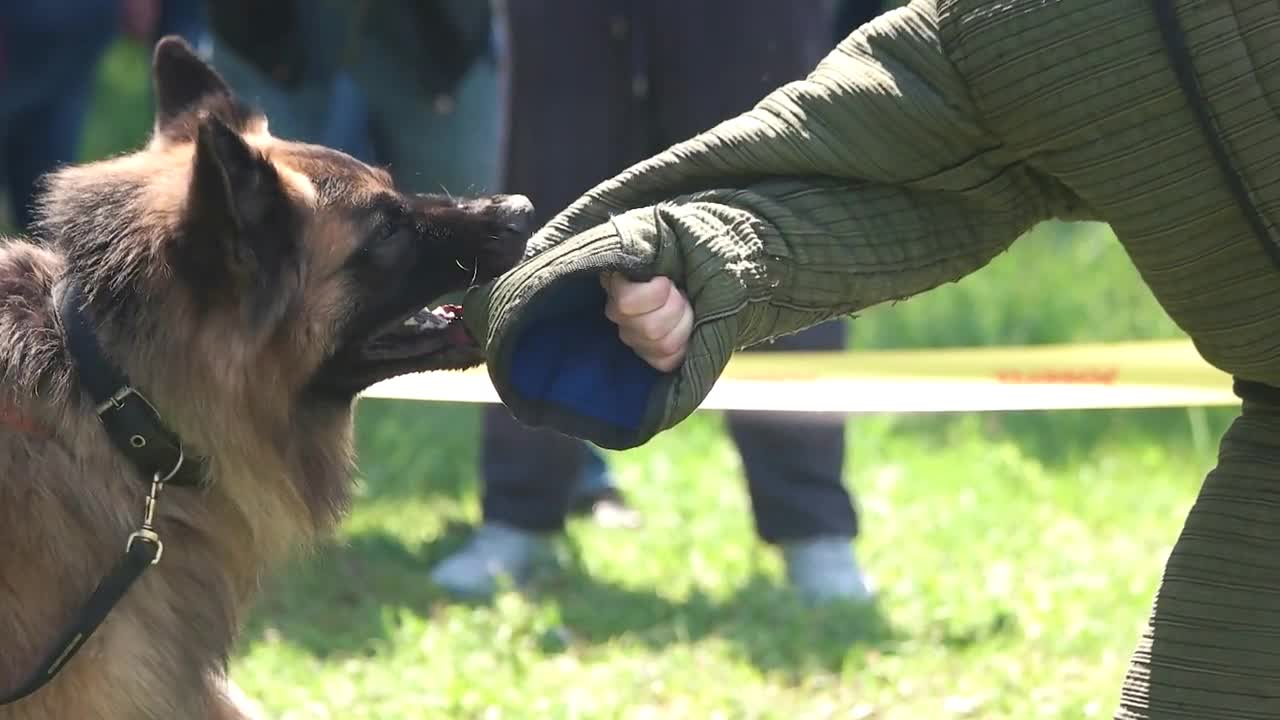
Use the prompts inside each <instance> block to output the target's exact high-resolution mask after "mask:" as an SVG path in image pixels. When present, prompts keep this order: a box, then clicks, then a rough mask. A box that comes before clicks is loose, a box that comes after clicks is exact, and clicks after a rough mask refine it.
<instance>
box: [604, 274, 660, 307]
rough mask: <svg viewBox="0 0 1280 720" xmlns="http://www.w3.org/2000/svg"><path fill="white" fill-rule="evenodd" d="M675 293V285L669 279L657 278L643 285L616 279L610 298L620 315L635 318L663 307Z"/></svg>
mask: <svg viewBox="0 0 1280 720" xmlns="http://www.w3.org/2000/svg"><path fill="white" fill-rule="evenodd" d="M674 292H676V289H675V284H674V283H672V282H671V278H667V277H656V278H653V279H652V280H648V281H646V282H642V283H636V282H631V281H629V280H627V279H626V278H614V279H613V280H612V281H611V282H610V290H609V296H610V298H611V299H612V304H613V305H614V306H615V308H616V310H617V312H618V314H619V315H622V316H635V315H644V314H645V313H649V312H653V311H654V310H657V309H658V308H660V307H662V306H663V305H665V304H666V303H667V302H668V300H669V299H670V298H671V295H672V294H673V293H674Z"/></svg>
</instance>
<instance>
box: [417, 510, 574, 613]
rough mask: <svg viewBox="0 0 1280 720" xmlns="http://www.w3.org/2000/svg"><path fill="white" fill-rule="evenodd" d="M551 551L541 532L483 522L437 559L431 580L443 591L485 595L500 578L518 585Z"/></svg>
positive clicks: (494, 588) (526, 578) (488, 594)
mask: <svg viewBox="0 0 1280 720" xmlns="http://www.w3.org/2000/svg"><path fill="white" fill-rule="evenodd" d="M550 555H551V543H550V540H548V538H547V537H545V536H544V535H541V534H538V533H533V532H529V531H527V530H520V529H517V528H513V527H511V526H509V525H502V524H499V523H485V524H484V525H481V526H480V528H479V529H477V530H476V532H475V534H474V535H472V536H471V539H470V540H469V541H468V542H467V545H466V547H464V548H462V549H461V550H459V551H458V552H456V553H454V554H453V555H450V556H449V557H447V558H445V559H444V560H442V561H441V562H440V564H439V565H437V566H436V567H435V569H434V570H432V572H431V580H432V582H434V583H435V584H436V585H439V586H440V587H441V588H443V589H444V590H445V591H446V592H449V593H451V594H454V595H460V596H467V597H488V596H490V595H493V594H494V593H495V592H497V590H498V586H499V582H500V578H506V579H508V580H510V581H511V583H512V584H513V585H514V586H516V587H519V586H521V585H523V584H524V583H526V582H527V581H528V580H529V578H530V576H531V575H532V574H533V570H534V569H535V568H536V567H537V565H538V564H539V563H540V562H541V561H543V560H544V559H546V558H548V557H550Z"/></svg>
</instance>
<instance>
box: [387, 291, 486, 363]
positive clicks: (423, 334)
mask: <svg viewBox="0 0 1280 720" xmlns="http://www.w3.org/2000/svg"><path fill="white" fill-rule="evenodd" d="M478 349H479V347H478V346H477V345H476V342H475V341H474V340H472V339H471V335H470V334H469V333H468V332H467V329H466V327H465V326H464V325H463V323H462V306H461V305H448V304H446V305H440V306H439V307H435V308H431V307H425V308H423V309H421V310H419V311H417V312H415V313H413V314H412V315H410V316H408V317H406V318H403V319H401V320H399V321H397V322H395V323H393V324H391V325H390V326H389V327H387V328H386V329H384V330H383V331H382V332H380V333H378V334H376V335H374V336H373V337H372V338H370V339H369V340H368V341H367V342H366V343H365V345H364V348H363V352H362V354H363V355H364V357H365V359H366V360H369V361H372V362H377V363H382V362H402V361H413V360H421V361H423V362H430V360H431V359H432V358H434V357H436V356H438V355H440V354H441V353H442V352H445V351H448V350H453V351H463V352H474V351H476V350H478ZM441 359H442V360H443V359H444V358H441ZM446 364H447V363H446Z"/></svg>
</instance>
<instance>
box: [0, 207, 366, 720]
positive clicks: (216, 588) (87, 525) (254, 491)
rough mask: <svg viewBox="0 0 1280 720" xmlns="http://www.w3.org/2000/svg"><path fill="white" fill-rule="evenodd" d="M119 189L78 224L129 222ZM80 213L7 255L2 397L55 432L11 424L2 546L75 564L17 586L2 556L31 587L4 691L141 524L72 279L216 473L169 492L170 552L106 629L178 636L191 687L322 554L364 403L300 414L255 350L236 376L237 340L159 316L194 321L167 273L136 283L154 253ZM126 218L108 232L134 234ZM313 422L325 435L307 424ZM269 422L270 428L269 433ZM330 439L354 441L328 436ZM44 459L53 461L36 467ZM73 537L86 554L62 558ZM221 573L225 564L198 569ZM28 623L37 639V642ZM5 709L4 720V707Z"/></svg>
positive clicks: (18, 617) (135, 373)
mask: <svg viewBox="0 0 1280 720" xmlns="http://www.w3.org/2000/svg"><path fill="white" fill-rule="evenodd" d="M117 192H119V193H121V194H118V195H115V196H112V195H111V194H109V193H107V194H102V195H99V198H100V200H101V204H96V205H94V206H91V207H85V208H81V209H80V213H79V214H83V215H86V216H87V215H93V214H98V216H99V218H100V219H101V218H103V217H105V216H107V215H114V216H115V217H117V218H121V217H126V216H127V214H128V213H126V212H124V210H127V209H128V203H129V201H128V199H127V195H125V194H123V191H121V190H120V189H117ZM77 214H78V213H77V212H76V211H75V210H74V209H72V208H66V214H65V215H63V216H61V218H62V220H61V221H58V222H46V224H45V225H44V226H43V228H42V235H41V240H42V243H41V244H39V245H37V244H35V243H32V242H28V241H23V240H13V241H9V242H7V243H5V244H3V245H0V345H2V346H3V347H6V348H8V349H9V352H8V353H7V354H5V355H4V356H3V357H2V358H0V373H2V375H0V392H2V393H3V394H4V399H6V400H7V401H9V402H10V403H11V404H12V405H13V406H14V407H15V408H17V409H18V410H19V411H20V412H23V413H26V414H28V415H29V416H30V417H31V418H32V419H34V420H37V421H39V422H41V423H42V424H44V425H46V426H47V427H49V428H52V429H54V430H55V433H54V435H53V436H52V437H50V438H47V439H42V438H37V437H33V436H24V435H21V434H20V433H16V432H14V431H13V430H11V429H3V428H0V464H7V465H8V466H9V470H8V472H5V473H4V474H5V475H9V476H10V480H9V482H3V483H0V544H3V545H4V546H5V547H6V548H7V550H6V552H7V553H8V554H11V556H12V557H15V558H16V557H25V558H28V562H30V560H29V559H30V558H39V557H54V558H56V559H57V560H56V562H62V563H63V564H62V565H61V566H60V567H55V566H53V565H51V564H49V563H45V566H44V568H43V570H44V573H43V575H41V576H39V577H30V576H29V567H28V568H26V569H23V570H22V571H21V572H22V573H26V575H23V576H21V577H19V576H18V574H17V573H19V569H18V567H19V566H17V565H15V564H12V563H10V564H6V563H4V562H3V561H0V588H6V587H7V588H11V589H14V590H15V592H17V593H19V595H18V597H17V598H16V601H15V602H13V603H8V602H7V603H6V605H7V607H3V608H0V634H4V635H6V637H9V638H12V642H11V641H10V640H8V639H7V640H6V646H7V650H6V652H5V653H0V655H3V658H0V688H3V687H9V686H12V685H13V684H16V683H17V682H18V681H20V680H21V679H23V678H22V676H23V674H24V673H28V672H30V671H31V670H32V667H31V665H30V664H31V663H33V662H35V660H36V659H37V658H38V657H40V656H41V654H42V653H43V652H45V651H47V648H48V645H49V644H50V643H52V640H53V638H52V636H48V635H47V630H46V629H47V628H50V627H58V626H60V625H62V624H64V623H65V622H67V621H68V620H69V619H70V617H71V616H72V615H73V614H74V612H75V611H76V610H77V609H78V604H79V603H81V602H83V601H84V599H85V598H87V596H88V594H89V593H90V592H91V591H92V589H93V586H94V584H95V583H96V582H97V581H98V579H100V578H101V577H102V575H103V574H104V573H105V572H106V571H107V570H108V569H109V568H110V567H111V565H112V563H114V562H115V561H116V560H117V559H118V557H119V555H120V553H121V552H122V548H123V547H124V545H123V543H124V539H125V537H126V536H127V535H128V533H129V532H130V531H132V530H133V529H136V523H137V521H138V519H139V517H140V511H141V507H142V497H143V491H144V488H145V485H144V483H142V482H141V481H140V478H138V477H137V476H136V473H137V470H136V469H135V468H134V467H133V466H132V465H131V464H130V463H128V462H127V461H126V460H125V459H124V458H123V457H122V456H121V455H120V454H119V453H118V452H117V451H116V450H115V449H114V448H113V447H112V446H111V445H110V443H109V441H108V440H107V438H106V436H105V434H104V432H103V429H102V428H101V426H100V424H99V423H98V422H97V420H96V417H95V416H94V413H93V409H92V408H91V407H90V403H89V402H88V401H87V398H85V397H84V396H83V394H82V393H81V392H80V391H79V388H78V387H77V386H76V384H75V383H76V380H75V373H74V371H73V370H72V367H71V364H70V359H69V357H68V356H67V354H66V350H65V343H64V341H63V331H62V328H61V323H60V320H59V318H58V315H57V310H56V304H55V301H54V297H53V288H54V285H55V283H56V282H57V281H58V279H59V278H60V277H62V276H63V275H64V274H70V275H71V276H72V277H75V278H77V280H78V281H79V282H81V283H83V286H84V288H85V292H86V293H88V294H89V295H91V296H92V297H93V300H92V301H91V306H92V309H91V312H92V313H93V314H94V316H95V320H96V321H98V322H99V323H100V324H101V331H100V341H101V343H102V344H103V346H104V348H105V349H106V351H107V352H108V353H109V354H110V355H112V359H113V361H115V362H116V363H117V364H118V365H119V366H120V367H121V368H122V369H123V370H124V371H125V372H126V373H127V374H128V375H129V376H130V378H131V379H132V380H133V381H134V382H136V383H138V384H139V385H141V386H142V387H144V388H145V392H146V394H147V395H148V398H149V399H150V400H151V401H152V402H153V404H155V406H156V407H157V409H158V410H159V411H160V413H161V415H162V416H164V419H165V422H166V423H167V424H169V425H170V427H172V428H173V429H174V430H175V431H177V432H178V433H179V435H180V436H182V437H183V439H184V442H187V443H191V444H192V445H194V446H195V449H196V451H197V452H199V453H200V454H201V455H203V456H205V457H207V458H208V460H209V468H210V472H211V476H212V477H211V480H212V484H211V486H210V487H209V488H208V489H207V490H204V491H194V490H188V489H184V488H173V489H169V490H167V491H165V493H164V494H163V495H162V498H161V503H160V510H159V520H158V523H157V526H158V529H159V530H160V533H161V535H162V537H163V538H164V541H165V555H164V558H163V560H162V562H161V563H160V564H159V565H157V566H156V567H155V568H154V569H153V570H152V571H151V572H150V573H149V574H148V576H146V577H145V578H144V579H143V581H142V582H141V583H139V585H138V586H137V587H136V588H135V589H134V590H133V593H132V596H133V599H132V600H131V601H130V603H129V605H128V606H127V607H125V606H122V607H121V608H119V609H118V610H117V612H116V613H115V616H113V619H112V620H111V623H114V625H110V626H108V627H104V629H103V630H102V631H100V633H101V634H103V635H104V636H105V635H107V634H110V633H111V632H113V630H112V629H111V628H112V627H115V628H128V627H130V626H131V625H133V624H137V625H138V626H139V627H138V628H137V629H138V631H139V632H140V635H142V636H145V635H147V634H148V633H150V634H156V633H161V634H165V633H168V634H170V635H171V640H170V644H173V645H177V646H182V645H183V644H184V643H185V644H188V646H189V647H190V653H191V655H190V658H185V659H184V658H175V659H174V660H175V661H183V662H189V663H190V664H191V665H192V667H193V672H196V673H197V675H198V676H193V677H192V678H191V680H190V681H191V682H192V683H197V682H206V681H207V677H208V676H209V675H210V674H216V673H218V672H220V671H221V668H200V667H197V666H198V665H199V662H197V658H207V657H219V658H225V657H226V654H227V652H228V651H229V648H230V646H231V645H232V643H233V641H234V636H235V629H236V628H237V627H239V626H240V625H241V623H242V621H243V614H244V612H245V611H246V609H247V608H246V603H247V600H248V598H249V596H250V595H251V594H252V592H253V591H254V590H255V589H256V585H257V583H258V581H259V578H260V577H261V576H262V575H263V574H264V573H265V572H267V571H268V570H269V569H270V568H271V566H272V565H275V564H277V563H279V562H281V561H283V560H285V559H286V558H287V556H288V554H289V553H290V552H291V551H293V550H295V549H297V548H299V547H305V546H307V545H310V544H312V543H313V542H314V541H315V540H316V539H317V538H318V537H319V536H320V535H322V534H323V533H324V532H325V531H326V530H328V529H330V528H331V527H332V526H333V524H334V523H335V522H336V521H337V518H338V517H340V515H341V513H342V512H343V511H344V510H345V509H346V506H347V503H348V502H349V498H350V488H349V482H350V480H349V478H350V476H351V475H350V470H351V467H352V461H351V450H350V443H349V438H350V424H351V408H350V407H349V406H346V407H329V408H327V409H321V408H308V412H306V413H297V412H293V411H292V410H293V408H294V403H296V402H298V399H297V398H290V397H280V396H278V395H277V396H271V395H269V394H267V393H269V390H270V388H271V387H272V383H270V382H262V381H259V382H257V383H253V384H252V385H251V383H250V382H249V381H248V379H247V378H248V377H249V375H248V374H249V373H254V372H257V373H259V375H261V373H262V371H263V368H254V367H253V366H252V358H251V353H250V352H249V351H248V350H245V353H244V354H245V357H243V358H241V359H240V361H241V362H243V363H244V364H243V365H241V366H240V367H239V368H228V367H226V366H225V365H223V366H222V367H221V368H219V369H217V370H212V369H210V367H211V366H210V363H211V361H212V358H221V359H222V360H224V361H225V360H226V358H227V357H228V353H227V347H226V339H225V338H218V337H210V336H208V335H207V334H206V335H203V336H202V335H200V334H198V333H195V332H194V331H192V332H186V333H181V334H176V333H174V332H173V331H172V330H170V331H169V333H165V332H163V331H161V330H160V323H158V322H157V321H156V319H157V315H156V314H155V313H156V310H155V309H154V308H152V307H151V306H150V303H152V302H156V303H167V306H166V307H165V308H164V311H165V312H167V313H171V314H172V315H171V317H181V313H182V312H183V310H182V308H181V299H180V298H175V297H174V296H173V290H172V289H170V290H168V291H166V290H165V289H164V284H165V283H166V279H165V278H163V277H144V276H143V275H142V274H141V273H142V271H141V270H140V267H141V266H142V265H143V264H144V263H143V262H142V261H143V258H130V257H128V256H125V255H113V254H112V252H111V251H110V250H109V248H110V247H111V245H109V244H106V243H102V242H101V241H100V240H98V239H96V238H94V237H92V236H90V235H89V234H88V228H90V227H91V226H92V223H91V222H88V221H85V222H78V221H76V220H75V219H74V218H75V217H76V216H77ZM46 217H47V218H50V219H52V218H54V217H56V216H46ZM124 223H125V221H121V223H120V224H116V225H111V224H107V225H106V226H105V227H108V228H110V230H109V231H110V232H130V231H133V230H135V229H136V228H135V227H131V226H129V225H127V224H124ZM55 232H56V233H57V235H52V234H51V233H55ZM115 245H116V246H120V245H124V243H116V244H115ZM132 245H135V246H136V245H139V244H138V243H132ZM142 245H143V246H146V244H142ZM157 246H158V239H157ZM117 252H118V251H117ZM147 262H150V260H149V259H148V260H147ZM130 316H132V317H130ZM177 325H178V326H179V327H181V326H182V323H177ZM195 326H196V324H194V323H192V324H191V325H190V327H195ZM144 337H145V338H146V340H145V341H144V342H140V341H138V340H136V339H135V338H144ZM219 343H221V344H220V345H219ZM232 362H235V359H233V360H232ZM237 377H241V378H244V380H243V382H236V378H237ZM251 386H252V387H256V389H257V392H256V394H255V392H253V391H251V390H250V387H251ZM245 418H252V419H251V420H247V419H245ZM302 422H310V423H311V424H312V425H313V427H297V426H296V425H297V424H299V423H302ZM316 425H324V427H317V426H316ZM264 428H274V431H270V430H269V431H268V432H266V433H265V434H264V433H263V429H264ZM335 428H337V431H336V433H335ZM335 435H336V436H339V437H342V438H344V439H347V440H348V442H346V443H338V444H336V445H335V444H333V442H332V440H333V438H334V437H335ZM286 438H293V439H294V442H293V443H290V442H288V441H287V440H285V439H286ZM311 438H315V439H316V442H310V439H311ZM35 458H39V461H38V462H40V463H41V465H42V467H40V468H33V467H31V466H30V463H31V462H33V460H34V459H35ZM33 483H38V485H33ZM90 509H91V510H90ZM307 519H309V521H308V520H307ZM33 531H34V533H35V535H34V537H33V535H32V533H33ZM14 533H17V534H16V535H15V534H14ZM67 538H72V539H73V540H72V541H71V542H72V543H74V544H76V547H75V548H74V549H73V550H74V551H68V552H64V551H67V550H68V549H67V548H66V547H62V548H61V550H62V551H59V552H56V553H50V552H49V550H48V548H51V547H54V546H59V545H61V546H65V545H66V544H67V543H68V540H67ZM86 540H87V541H88V544H86V545H84V546H83V547H81V546H79V543H82V542H85V541H86ZM33 542H34V544H33ZM209 567H218V568H221V569H223V570H224V571H225V572H220V573H218V574H216V575H214V576H209V575H205V574H202V573H200V572H199V569H200V568H209ZM27 595H29V596H30V597H26V596H27ZM33 613H34V615H33ZM116 616H118V617H116ZM31 628H38V629H41V632H40V633H39V634H36V633H34V632H33V633H32V634H25V633H26V631H27V629H31ZM144 628H145V629H144ZM117 631H119V630H117ZM173 635H176V636H178V637H172V636H173ZM91 654H92V653H90V655H91ZM121 671H122V672H125V671H132V670H126V669H124V668H122V670H121ZM66 674H68V675H70V676H71V679H69V680H67V681H66V682H75V676H76V673H75V671H74V669H72V670H71V671H67V672H66ZM37 702H38V701H37ZM37 712H38V711H37ZM179 715H180V713H179V712H177V709H176V708H175V713H174V716H179ZM0 717H8V716H6V715H4V712H3V711H2V710H0ZM18 717H22V716H18ZM34 717H40V715H38V714H37V715H35V716H34Z"/></svg>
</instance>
